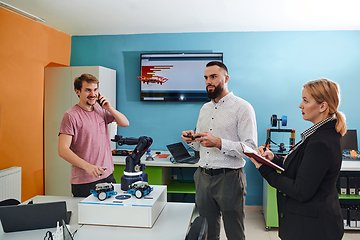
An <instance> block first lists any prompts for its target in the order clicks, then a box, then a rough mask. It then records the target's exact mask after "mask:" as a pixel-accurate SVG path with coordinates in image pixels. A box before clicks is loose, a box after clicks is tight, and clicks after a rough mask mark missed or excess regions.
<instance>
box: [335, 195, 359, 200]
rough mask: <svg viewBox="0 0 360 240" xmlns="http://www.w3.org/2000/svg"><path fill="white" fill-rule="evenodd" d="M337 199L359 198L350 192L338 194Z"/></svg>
mask: <svg viewBox="0 0 360 240" xmlns="http://www.w3.org/2000/svg"><path fill="white" fill-rule="evenodd" d="M339 199H360V196H359V195H350V194H346V195H342V194H339Z"/></svg>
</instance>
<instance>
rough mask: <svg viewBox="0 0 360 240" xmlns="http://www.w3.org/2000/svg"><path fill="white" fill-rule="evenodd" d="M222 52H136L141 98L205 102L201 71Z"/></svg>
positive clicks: (202, 73) (142, 99)
mask: <svg viewBox="0 0 360 240" xmlns="http://www.w3.org/2000/svg"><path fill="white" fill-rule="evenodd" d="M211 61H220V62H222V61H223V54H222V53H144V54H141V55H140V62H141V74H140V76H138V78H139V80H140V81H141V83H140V100H141V101H183V102H199V101H201V102H206V101H208V97H207V93H206V87H205V79H204V71H205V67H206V64H207V63H208V62H211Z"/></svg>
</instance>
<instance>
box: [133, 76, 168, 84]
mask: <svg viewBox="0 0 360 240" xmlns="http://www.w3.org/2000/svg"><path fill="white" fill-rule="evenodd" d="M137 78H138V79H139V80H140V81H141V82H143V83H147V84H149V83H157V84H160V85H162V84H163V83H165V82H167V81H168V80H169V79H168V78H166V77H160V76H153V77H152V78H148V77H144V76H138V77H137Z"/></svg>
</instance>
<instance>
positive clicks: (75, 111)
mask: <svg viewBox="0 0 360 240" xmlns="http://www.w3.org/2000/svg"><path fill="white" fill-rule="evenodd" d="M74 89H75V93H76V94H77V95H78V97H79V103H78V104H76V105H75V106H73V107H71V108H70V109H69V110H68V111H66V112H65V114H64V116H63V119H62V121H61V125H60V131H59V145H58V151H59V155H60V157H62V158H63V159H65V160H66V161H68V162H69V163H71V164H72V171H71V179H70V183H71V190H72V194H73V196H74V197H87V196H89V195H90V194H91V193H90V189H95V185H96V184H97V183H102V182H112V183H116V181H115V178H114V176H113V171H114V164H113V161H112V155H111V147H110V140H109V132H108V124H109V123H111V122H113V121H115V122H116V123H117V125H118V126H119V127H127V126H129V121H128V120H127V118H126V117H125V116H124V115H123V114H122V113H120V112H119V111H117V110H116V109H114V108H113V107H112V106H111V104H110V102H109V100H108V99H106V98H105V96H103V95H101V94H100V93H99V81H98V80H97V79H96V77H94V76H93V75H91V74H82V75H81V76H80V77H77V78H75V80H74ZM105 170H106V171H105Z"/></svg>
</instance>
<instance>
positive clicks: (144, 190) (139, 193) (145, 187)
mask: <svg viewBox="0 0 360 240" xmlns="http://www.w3.org/2000/svg"><path fill="white" fill-rule="evenodd" d="M152 190H153V188H152V187H150V186H149V184H148V183H147V182H144V181H137V182H134V183H132V184H131V185H130V187H129V190H127V193H130V194H132V195H135V197H136V198H138V199H140V198H142V197H143V196H145V195H147V194H149V193H151V191H152Z"/></svg>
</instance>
